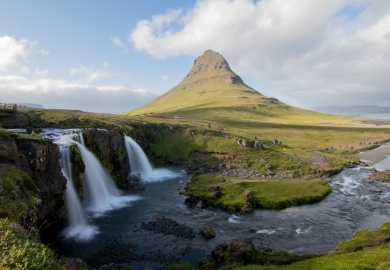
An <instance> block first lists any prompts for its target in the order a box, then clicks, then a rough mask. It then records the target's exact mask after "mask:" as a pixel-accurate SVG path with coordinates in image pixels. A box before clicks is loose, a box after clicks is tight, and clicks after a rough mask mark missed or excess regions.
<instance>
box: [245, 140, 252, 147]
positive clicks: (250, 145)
mask: <svg viewBox="0 0 390 270" xmlns="http://www.w3.org/2000/svg"><path fill="white" fill-rule="evenodd" d="M242 145H243V146H244V147H253V146H254V145H255V142H254V141H250V140H243V141H242Z"/></svg>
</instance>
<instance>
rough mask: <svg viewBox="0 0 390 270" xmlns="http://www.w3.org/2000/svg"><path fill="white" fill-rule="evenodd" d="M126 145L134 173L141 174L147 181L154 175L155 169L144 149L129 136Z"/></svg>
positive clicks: (126, 138)
mask: <svg viewBox="0 0 390 270" xmlns="http://www.w3.org/2000/svg"><path fill="white" fill-rule="evenodd" d="M125 144H126V149H127V154H128V157H129V165H130V169H131V172H132V173H140V174H141V176H142V178H144V179H147V178H150V177H151V176H152V175H153V167H152V165H151V164H150V162H149V159H148V157H147V156H146V155H145V153H144V151H143V150H142V148H141V147H140V146H139V145H138V144H137V143H136V142H135V141H134V140H133V139H132V138H131V137H129V136H125Z"/></svg>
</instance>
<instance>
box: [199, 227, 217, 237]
mask: <svg viewBox="0 0 390 270" xmlns="http://www.w3.org/2000/svg"><path fill="white" fill-rule="evenodd" d="M200 233H201V234H202V235H203V237H204V238H206V239H211V238H214V237H216V236H217V233H216V232H215V229H214V228H211V227H207V226H205V227H202V228H201V229H200Z"/></svg>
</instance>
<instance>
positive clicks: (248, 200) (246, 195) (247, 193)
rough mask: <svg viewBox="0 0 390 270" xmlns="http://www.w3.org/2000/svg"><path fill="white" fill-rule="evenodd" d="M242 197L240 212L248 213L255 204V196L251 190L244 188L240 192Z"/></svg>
mask: <svg viewBox="0 0 390 270" xmlns="http://www.w3.org/2000/svg"><path fill="white" fill-rule="evenodd" d="M242 199H243V201H244V206H243V207H242V208H241V212H242V213H249V212H252V210H253V208H254V207H255V204H256V198H255V194H254V193H253V191H251V190H249V189H245V190H244V192H243V194H242Z"/></svg>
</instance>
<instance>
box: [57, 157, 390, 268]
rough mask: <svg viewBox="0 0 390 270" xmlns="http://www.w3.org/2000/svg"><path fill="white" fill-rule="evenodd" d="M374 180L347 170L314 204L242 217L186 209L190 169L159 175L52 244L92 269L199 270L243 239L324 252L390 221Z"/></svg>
mask: <svg viewBox="0 0 390 270" xmlns="http://www.w3.org/2000/svg"><path fill="white" fill-rule="evenodd" d="M387 160H389V157H387ZM387 162H388V161H387ZM383 164H386V162H385V161H383V162H382V163H381V165H383ZM387 164H388V165H389V162H388V163H387ZM385 167H386V166H385ZM388 168H390V166H389V167H388ZM370 173H371V172H370V170H369V169H367V168H360V167H358V168H346V169H344V170H343V171H342V172H341V173H339V174H337V175H335V176H333V177H331V178H329V179H328V181H329V183H330V185H331V186H332V189H333V192H332V193H331V194H330V195H328V196H327V197H326V198H325V199H324V200H322V201H321V202H318V203H315V204H310V205H303V206H298V207H291V208H288V209H284V210H262V209H257V210H255V211H253V212H252V213H250V214H244V215H240V214H232V213H228V212H226V211H222V210H220V209H214V208H204V209H201V208H198V207H196V206H190V205H186V204H185V203H184V201H185V199H186V197H185V196H182V195H180V192H179V191H180V189H181V188H182V187H183V186H184V185H185V181H187V180H188V176H187V175H186V173H185V170H184V169H183V168H181V167H165V168H157V169H154V171H153V175H154V177H152V178H150V179H149V180H148V181H143V182H141V183H139V184H137V185H136V188H135V190H134V191H121V196H122V197H123V198H126V197H129V198H136V199H134V200H124V201H125V202H126V203H125V204H124V205H123V206H122V207H119V208H116V209H113V210H109V211H105V212H104V213H100V214H99V215H93V214H91V213H88V212H87V216H86V219H87V222H88V224H90V225H91V226H93V227H94V228H95V229H96V231H95V234H94V235H93V237H91V238H88V239H87V240H86V239H77V238H76V239H75V238H72V237H66V235H64V233H63V232H64V229H65V228H62V229H61V230H60V231H59V232H58V233H57V237H56V238H55V239H54V240H52V241H51V242H52V246H53V248H54V249H56V250H58V251H59V253H61V254H63V255H66V256H70V257H79V258H82V259H83V260H85V261H86V262H87V263H88V264H89V266H90V267H92V268H98V267H101V266H103V265H117V266H120V265H131V266H132V267H133V268H134V269H142V268H144V267H150V268H152V269H161V268H163V267H164V266H167V265H170V264H173V263H178V262H190V263H191V264H193V265H194V266H196V263H197V261H198V260H199V259H200V258H203V257H210V254H211V251H212V250H213V249H214V248H215V247H216V246H217V245H218V244H220V243H222V242H225V241H231V240H232V239H233V238H235V237H238V236H245V237H248V238H250V239H251V240H252V242H253V243H254V244H255V246H256V247H258V248H260V249H263V248H265V247H269V248H270V249H272V250H273V251H280V250H284V251H288V252H291V253H295V254H298V255H303V254H313V253H316V254H318V253H326V252H329V251H331V250H333V249H334V248H335V247H336V246H337V244H338V243H339V242H341V241H344V240H346V239H350V238H351V237H352V235H353V234H354V233H355V232H356V231H357V230H359V229H376V228H377V227H379V226H380V224H381V223H382V222H384V221H390V185H389V184H383V183H366V182H364V181H362V180H363V179H366V178H368V176H369V175H370ZM204 226H209V227H213V228H215V229H216V232H217V237H215V238H213V239H210V240H206V239H205V238H204V237H203V236H202V235H201V234H200V229H201V228H202V227H204Z"/></svg>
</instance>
